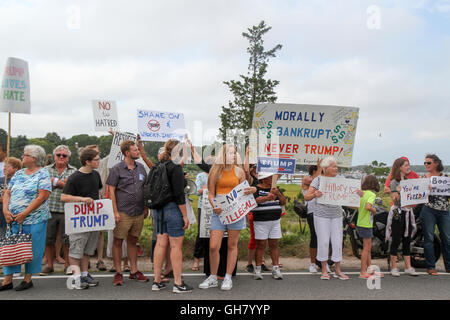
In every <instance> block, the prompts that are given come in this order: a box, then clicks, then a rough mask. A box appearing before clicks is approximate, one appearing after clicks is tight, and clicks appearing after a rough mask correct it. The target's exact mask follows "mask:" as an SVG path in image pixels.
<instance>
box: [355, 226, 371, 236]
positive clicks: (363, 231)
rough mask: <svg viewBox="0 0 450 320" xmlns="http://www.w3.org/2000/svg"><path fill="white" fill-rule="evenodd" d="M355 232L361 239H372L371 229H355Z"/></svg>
mask: <svg viewBox="0 0 450 320" xmlns="http://www.w3.org/2000/svg"><path fill="white" fill-rule="evenodd" d="M356 230H357V231H358V234H359V236H360V237H361V238H363V239H367V238H370V239H372V238H373V229H372V228H363V227H356Z"/></svg>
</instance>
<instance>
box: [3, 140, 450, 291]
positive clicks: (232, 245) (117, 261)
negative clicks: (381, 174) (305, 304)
mask: <svg viewBox="0 0 450 320" xmlns="http://www.w3.org/2000/svg"><path fill="white" fill-rule="evenodd" d="M180 147H181V143H180V142H179V141H178V140H169V141H167V142H166V143H165V145H164V147H163V148H161V150H160V152H159V154H158V164H157V165H158V166H164V168H165V170H166V172H167V177H168V181H169V184H170V186H171V190H172V193H171V197H170V199H168V200H167V201H166V203H165V204H164V205H163V206H162V207H160V208H157V209H153V210H152V219H153V224H154V236H155V239H156V244H155V247H154V250H153V254H152V259H153V262H154V278H153V282H152V286H151V289H152V290H153V291H160V290H163V289H165V288H166V287H167V286H166V284H167V283H168V282H169V281H170V280H169V279H168V278H169V277H173V292H175V293H185V292H191V291H192V290H193V287H192V286H190V285H189V284H187V283H186V282H185V281H184V280H183V277H182V271H183V270H182V267H183V241H184V236H185V230H186V229H187V228H188V227H189V219H188V215H187V207H186V199H187V197H186V195H185V193H184V189H185V186H186V177H185V176H186V175H185V173H184V172H183V163H184V161H185V158H184V156H185V154H184V153H185V152H186V148H190V149H191V153H192V156H193V158H194V160H195V163H198V166H199V167H200V168H201V169H202V170H203V171H204V172H202V173H200V174H198V175H197V177H196V184H197V194H198V195H199V196H200V199H199V202H198V220H199V221H200V217H201V215H202V214H204V213H202V209H203V208H202V205H201V204H202V203H205V201H207V202H206V203H209V204H210V205H211V207H212V210H213V213H212V216H211V226H210V236H209V238H200V237H197V239H196V244H195V252H194V257H195V260H194V261H195V262H194V266H193V268H192V270H194V271H198V270H199V260H200V259H201V258H204V273H205V274H206V276H207V278H206V279H205V280H203V281H202V282H201V283H200V284H199V286H198V287H199V288H200V289H209V288H213V287H218V286H219V280H222V283H221V285H220V289H221V290H231V289H232V288H233V281H232V277H233V275H235V274H236V267H237V258H238V241H239V236H240V233H241V231H242V230H243V229H245V228H246V227H247V222H246V219H240V220H238V221H237V222H235V223H231V224H224V223H222V222H221V220H220V219H219V215H220V214H221V212H222V210H221V209H220V208H219V207H217V205H216V203H215V201H214V199H215V198H216V196H218V195H226V194H228V193H229V192H230V191H231V190H233V188H235V187H236V186H237V185H239V184H241V183H242V182H244V181H245V180H247V181H248V183H249V187H247V188H246V189H244V194H246V195H250V194H253V196H254V198H255V200H256V203H257V207H256V208H254V209H253V210H252V212H250V213H249V214H248V223H249V227H250V233H251V239H250V243H249V246H248V249H249V255H248V265H247V268H246V270H247V271H249V272H252V273H253V277H254V279H255V280H262V279H263V274H262V272H263V271H270V270H269V269H267V267H266V266H265V264H264V259H263V258H264V252H265V249H266V246H267V244H268V246H269V249H270V257H271V261H272V277H273V278H274V279H277V280H282V279H283V274H282V273H281V268H282V265H281V264H280V261H279V251H278V240H279V239H280V238H281V237H282V232H281V222H280V221H281V217H282V215H283V214H284V213H285V205H286V198H285V196H284V195H283V193H282V192H281V190H280V189H279V188H278V187H276V181H277V178H278V175H273V174H267V173H259V174H258V173H256V168H255V166H254V165H251V164H249V160H248V151H247V154H246V158H245V160H244V163H243V161H241V159H240V158H239V154H238V153H237V150H236V148H235V147H234V146H233V145H228V144H225V145H223V146H222V148H221V149H220V150H219V152H217V154H216V156H215V157H210V158H208V159H205V161H204V160H203V159H202V157H201V156H199V155H198V154H197V153H196V151H195V149H194V148H193V147H192V145H191V144H190V142H189V141H188V142H187V143H186V144H185V150H184V152H183V159H181V162H180V161H178V160H180V159H174V158H173V155H174V154H179V152H175V153H174V150H179V149H180ZM177 148H178V149H177ZM0 149H1V150H0V151H1V152H0V160H3V161H1V162H0V164H1V167H2V170H1V172H2V176H0V184H1V187H0V188H1V189H2V190H1V196H2V201H1V203H0V205H2V212H3V214H2V215H0V236H1V237H4V236H5V235H6V234H8V233H10V232H15V233H17V232H18V231H19V230H22V229H23V231H24V232H26V233H31V235H32V251H33V260H32V261H30V262H28V263H26V264H25V276H24V278H23V281H21V282H20V284H19V285H17V286H15V287H13V275H14V274H17V273H20V272H21V266H20V265H18V266H7V267H4V268H3V273H4V280H3V282H2V283H1V285H0V291H4V290H9V289H13V288H14V289H15V290H16V291H21V290H26V289H29V288H31V287H33V282H32V276H33V275H34V274H41V275H47V274H50V273H53V272H54V262H55V259H58V258H59V259H61V260H64V264H65V271H66V272H67V273H70V272H74V271H73V268H69V269H72V270H67V269H68V267H69V265H70V266H77V267H78V269H79V273H77V272H76V273H75V274H74V275H75V277H74V283H73V286H72V287H73V288H74V289H80V290H81V289H88V288H89V287H95V286H97V285H99V281H97V280H95V279H94V278H93V277H92V275H91V274H90V273H89V268H90V265H89V260H90V257H91V256H93V255H94V254H95V252H96V251H97V252H98V263H97V268H98V269H101V270H106V267H105V266H104V263H103V260H102V257H103V233H102V232H99V231H91V232H83V233H76V234H70V235H69V236H67V235H66V234H65V231H64V224H65V223H64V221H65V220H64V204H65V203H70V202H84V203H86V204H91V203H93V201H95V200H98V199H101V198H110V199H111V201H112V206H113V211H114V218H115V222H116V227H115V229H114V230H113V231H112V232H110V233H109V236H108V242H109V243H110V246H111V248H110V251H112V257H113V261H114V268H113V269H114V270H115V275H114V279H113V283H112V284H113V285H114V286H122V285H126V283H125V282H124V277H123V272H124V271H123V269H122V262H123V261H124V257H125V261H126V262H127V263H128V262H129V267H130V270H129V272H130V273H129V277H128V279H129V280H133V281H139V282H149V280H150V279H149V278H148V277H147V276H145V275H144V274H143V273H142V272H141V271H139V269H138V250H139V245H138V241H139V237H140V235H141V233H142V230H143V227H144V219H146V218H147V216H148V215H149V209H148V208H147V203H146V201H145V199H144V188H145V183H146V181H147V175H148V169H153V168H154V167H155V166H157V165H156V164H153V162H152V161H151V160H150V159H149V158H148V157H147V155H146V154H145V150H144V148H143V145H142V141H140V139H138V142H137V143H135V142H133V141H131V140H126V141H124V142H122V143H121V152H122V154H123V156H124V160H123V161H121V162H120V163H118V164H116V165H115V166H113V167H112V168H111V169H110V170H108V171H107V172H106V170H100V172H99V171H98V169H99V167H100V166H101V161H103V163H105V162H104V160H105V159H102V160H101V158H100V152H99V150H98V147H97V146H88V147H85V148H84V149H83V150H82V151H81V152H80V161H81V165H82V166H81V168H79V169H78V170H77V169H76V168H74V167H72V166H71V165H69V164H68V160H69V158H70V155H71V152H70V149H69V148H68V147H67V146H64V145H61V146H58V147H56V148H55V149H54V151H53V157H51V160H53V161H52V163H51V164H49V165H47V166H44V164H45V161H46V160H49V159H48V158H47V155H46V154H45V151H44V149H43V148H42V147H40V146H37V145H28V146H26V147H25V148H24V151H23V155H22V161H20V160H19V159H16V158H13V157H10V158H8V159H5V158H4V152H3V151H4V148H0ZM139 158H142V162H140V161H138V159H139ZM106 159H107V158H106ZM175 160H177V161H175ZM143 163H145V164H146V166H147V167H148V168H147V170H146V168H145V166H144V165H143ZM242 164H243V165H242ZM424 165H425V168H426V175H425V176H424V177H423V178H431V177H434V176H442V175H443V173H442V172H443V169H444V167H443V165H442V161H441V160H440V159H439V157H437V156H436V155H434V154H428V155H426V156H425V162H424ZM337 176H338V167H337V162H336V160H335V159H334V158H332V157H328V158H325V159H322V160H320V161H318V163H317V165H316V166H310V168H309V175H308V176H306V177H304V178H303V181H302V186H301V190H302V192H303V194H304V200H305V204H306V205H307V214H308V218H307V221H308V224H309V228H310V235H311V241H310V258H311V264H310V267H309V271H310V272H311V273H316V272H318V270H317V267H319V268H320V269H321V275H320V279H322V280H329V279H330V278H331V276H333V277H334V278H337V279H340V280H348V279H349V277H348V276H347V275H345V274H344V273H343V271H342V269H341V261H342V250H343V241H342V239H343V219H342V208H341V207H340V206H338V205H327V204H322V203H319V202H318V201H317V199H318V198H320V197H322V196H323V194H322V192H321V191H320V188H319V186H320V181H321V179H324V177H337ZM415 178H419V176H418V175H417V174H416V173H414V172H413V171H411V170H410V165H409V160H408V159H407V158H405V157H402V158H398V159H396V160H395V161H394V163H393V166H392V169H391V172H390V174H389V176H388V179H387V181H386V184H385V187H384V192H385V193H389V194H390V195H391V199H392V204H391V208H390V213H389V218H388V226H387V234H386V237H387V239H388V238H391V239H392V242H391V247H390V255H391V257H390V263H391V266H390V268H391V275H392V276H400V272H399V268H398V262H397V254H398V248H399V246H400V244H402V254H403V260H404V264H405V274H408V275H411V276H417V275H418V273H417V272H416V271H415V270H414V268H413V267H412V265H411V252H410V242H411V238H412V237H413V235H414V232H415V230H416V221H415V217H414V214H413V212H412V210H413V208H412V206H402V203H401V201H400V182H401V181H402V180H406V179H415ZM4 186H6V187H5V188H4ZM379 191H380V185H379V182H378V179H377V178H376V177H375V176H373V175H369V176H366V177H365V178H364V179H363V181H362V184H361V190H358V191H357V193H358V195H359V196H360V197H361V201H360V206H359V208H357V210H358V219H357V224H356V226H357V232H358V234H359V235H360V237H361V238H362V239H363V250H362V256H361V271H360V278H363V279H367V278H369V277H376V276H378V277H382V276H384V275H383V274H382V273H381V272H375V270H373V269H371V268H370V266H371V246H372V242H371V241H372V240H371V239H372V237H373V232H372V229H373V216H374V214H375V213H376V210H375V208H374V202H375V198H376V193H377V192H379ZM205 195H207V196H205ZM203 197H205V199H203ZM204 200H205V201H204ZM449 206H450V205H449V197H448V196H433V195H431V196H430V197H429V202H428V203H426V204H425V205H423V207H422V209H421V212H420V219H421V223H422V225H423V230H424V252H425V260H426V264H427V273H428V274H429V275H432V276H436V275H438V273H437V271H436V265H435V260H436V259H435V252H434V245H433V242H434V237H435V229H436V226H437V228H438V230H439V234H440V239H441V242H442V253H443V260H444V265H445V269H446V272H450V212H449ZM199 224H200V222H199ZM10 229H12V230H10ZM198 233H199V234H200V229H198ZM58 242H60V243H58ZM58 244H60V245H59V246H58ZM61 247H62V248H63V252H64V253H63V258H62V257H60V256H59V254H60V248H61ZM330 249H331V250H330ZM124 251H126V254H125V253H124ZM44 256H45V257H44ZM43 261H45V262H46V264H47V265H46V266H45V267H42V263H43ZM253 261H255V266H253ZM330 265H333V267H334V270H333V272H332V271H331V269H330ZM163 268H164V271H165V273H163ZM169 271H170V274H169V273H168V272H169Z"/></svg>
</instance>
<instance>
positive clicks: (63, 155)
mask: <svg viewBox="0 0 450 320" xmlns="http://www.w3.org/2000/svg"><path fill="white" fill-rule="evenodd" d="M55 156H57V157H58V158H61V157H63V158H67V157H68V156H69V155H67V154H63V153H57V154H55Z"/></svg>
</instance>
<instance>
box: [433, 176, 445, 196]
mask: <svg viewBox="0 0 450 320" xmlns="http://www.w3.org/2000/svg"><path fill="white" fill-rule="evenodd" d="M430 180H431V191H430V195H432V196H450V177H445V176H441V177H438V176H437V177H431V178H430Z"/></svg>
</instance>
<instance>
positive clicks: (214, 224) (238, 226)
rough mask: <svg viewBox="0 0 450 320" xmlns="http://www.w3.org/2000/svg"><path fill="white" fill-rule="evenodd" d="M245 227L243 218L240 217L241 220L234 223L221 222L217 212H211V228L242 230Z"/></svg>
mask: <svg viewBox="0 0 450 320" xmlns="http://www.w3.org/2000/svg"><path fill="white" fill-rule="evenodd" d="M245 227H246V224H245V218H242V219H241V220H239V221H238V222H235V223H230V224H222V222H220V218H219V216H218V215H217V214H215V213H213V214H212V216H211V230H220V231H226V230H242V229H245Z"/></svg>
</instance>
